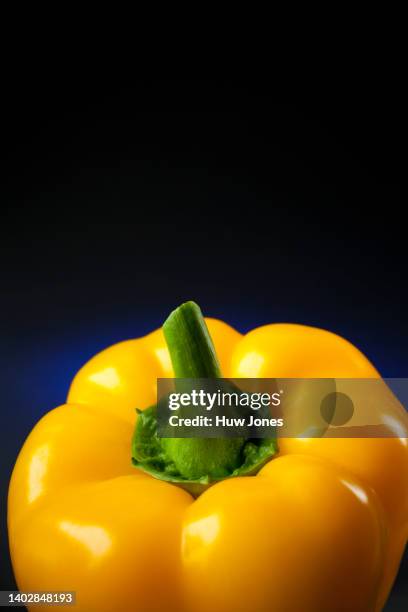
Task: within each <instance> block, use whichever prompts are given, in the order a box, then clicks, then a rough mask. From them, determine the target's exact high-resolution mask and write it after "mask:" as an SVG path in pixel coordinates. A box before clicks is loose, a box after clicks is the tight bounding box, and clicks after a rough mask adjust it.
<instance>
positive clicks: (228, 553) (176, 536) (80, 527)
mask: <svg viewBox="0 0 408 612" xmlns="http://www.w3.org/2000/svg"><path fill="white" fill-rule="evenodd" d="M188 306H189V305H188V304H187V308H188ZM176 312H177V311H176ZM206 324H207V326H208V330H209V333H210V335H211V338H212V340H213V343H214V346H215V351H216V354H217V356H218V360H219V366H220V368H221V371H222V372H223V375H224V376H225V377H229V378H245V377H251V378H294V377H301V378H317V377H347V378H370V377H373V378H375V377H378V376H379V374H378V372H377V371H376V369H375V368H374V367H373V366H372V365H371V363H370V362H369V361H368V359H367V358H366V357H365V356H364V355H363V354H362V353H361V352H360V351H359V350H358V349H357V348H355V347H354V346H353V345H352V344H350V343H349V342H347V341H346V340H344V339H342V338H340V337H339V336H337V335H335V334H332V333H330V332H328V331H324V330H321V329H315V328H312V327H306V326H301V325H291V324H272V325H266V326H263V327H260V328H257V329H255V330H253V331H251V332H250V333H248V334H246V335H245V336H242V335H241V334H239V333H238V332H237V331H235V330H234V329H233V328H231V327H230V326H228V325H227V324H225V323H223V322H221V321H218V320H215V319H206ZM213 356H214V355H213ZM214 358H215V359H216V357H214ZM174 363H177V358H176V357H175V355H174V354H170V353H169V351H168V348H167V346H166V340H165V337H164V334H163V331H162V330H161V329H159V330H157V331H154V332H153V333H151V334H149V335H147V336H146V337H144V338H140V339H136V340H129V341H125V342H120V343H119V344H116V345H114V346H112V347H110V348H108V349H106V350H104V351H102V352H101V353H99V354H98V355H96V356H95V357H93V358H92V359H91V360H90V361H89V362H88V363H87V364H86V365H84V367H83V368H82V369H81V370H80V371H79V372H78V374H77V375H76V376H75V378H74V380H73V382H72V385H71V388H70V391H69V394H68V399H67V403H66V404H64V405H63V406H60V407H58V408H56V409H54V410H52V411H51V412H49V413H48V414H46V415H45V416H44V417H43V418H42V419H41V420H40V421H39V423H38V424H37V425H36V426H35V428H34V429H33V431H32V432H31V434H30V435H29V436H28V438H27V440H26V442H25V444H24V446H23V448H22V450H21V452H20V454H19V457H18V459H17V462H16V465H15V468H14V471H13V475H12V479H11V483H10V490H9V500H8V527H9V540H10V550H11V558H12V563H13V567H14V571H15V576H16V580H17V583H18V586H19V588H20V590H22V591H76V606H75V609H76V610H81V611H84V612H93V611H95V612H96V611H99V612H102V611H117V610H130V611H138V612H150V611H152V612H153V611H157V612H208V611H209V610H214V611H216V612H241V611H242V612H248V611H252V612H275V611H276V612H320V611H321V612H328V611H329V610H330V611H331V612H334V611H340V610H352V611H355V612H359V611H362V612H363V611H364V612H368V611H377V610H381V609H382V607H383V606H384V603H385V601H386V599H387V596H388V593H389V591H390V588H391V586H392V584H393V581H394V578H395V576H396V573H397V571H398V566H399V563H400V559H401V556H402V554H403V550H404V547H405V544H406V540H407V533H408V520H407V519H408V448H407V424H406V422H403V419H402V420H401V423H399V427H400V432H402V434H401V436H400V437H395V436H394V437H390V438H381V439H380V438H376V439H359V438H349V439H346V438H338V439H334V438H333V439H319V438H308V439H300V438H299V439H281V440H279V453H278V455H275V456H273V458H271V460H270V461H269V462H268V463H266V465H265V466H264V467H262V469H261V470H260V471H259V472H258V474H257V475H256V476H248V477H238V478H226V479H225V480H223V481H221V482H219V483H217V484H215V485H214V486H212V487H211V488H209V489H208V490H206V491H205V492H204V493H203V494H202V495H200V496H199V497H198V498H197V499H194V498H193V497H192V495H190V494H189V493H188V492H187V491H186V490H184V489H183V488H181V487H179V486H174V485H173V484H170V483H168V482H164V481H163V480H160V479H157V478H154V477H152V476H150V475H149V474H146V473H145V472H143V471H142V470H140V469H138V468H137V467H134V466H132V464H131V454H130V453H131V450H130V448H131V439H132V434H133V430H134V427H135V421H136V413H135V408H136V407H137V408H139V409H145V408H148V407H149V406H151V405H152V404H154V402H155V401H156V379H157V378H159V377H172V376H173V375H174V371H173V365H172V364H174ZM174 370H175V373H176V375H179V372H177V368H176V367H175V368H174ZM404 432H405V433H404ZM33 609H34V608H33ZM35 609H36V610H42V609H43V608H42V607H41V606H36V607H35ZM44 609H45V608H44Z"/></svg>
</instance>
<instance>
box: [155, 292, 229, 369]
mask: <svg viewBox="0 0 408 612" xmlns="http://www.w3.org/2000/svg"><path fill="white" fill-rule="evenodd" d="M163 332H164V337H165V339H166V343H167V347H168V349H169V353H170V358H171V362H172V365H173V370H174V376H175V377H176V378H222V374H221V368H220V364H219V361H218V358H217V355H216V352H215V348H214V344H213V342H212V340H211V336H210V334H209V332H208V328H207V325H206V323H205V321H204V318H203V315H202V313H201V310H200V308H199V306H197V304H195V303H194V302H186V303H185V304H182V305H181V306H179V307H178V308H176V310H173V312H172V313H171V314H170V315H169V317H168V318H167V320H166V321H165V322H164V324H163Z"/></svg>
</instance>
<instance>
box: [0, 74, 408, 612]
mask: <svg viewBox="0 0 408 612" xmlns="http://www.w3.org/2000/svg"><path fill="white" fill-rule="evenodd" d="M3 101H5V102H6V110H5V111H3V114H2V117H1V125H2V144H3V149H4V153H5V156H6V162H5V165H4V166H3V167H4V169H5V178H4V180H3V187H4V195H3V198H2V223H1V243H0V248H1V259H0V262H1V263H0V265H1V326H2V342H1V346H0V351H1V354H2V363H1V369H0V381H1V391H2V397H3V410H2V418H1V432H2V441H1V459H2V460H1V470H0V471H1V473H0V477H1V491H0V500H1V508H2V512H1V520H2V525H1V534H2V542H1V546H2V547H1V588H2V589H10V588H14V583H13V577H12V571H11V568H10V565H9V558H8V550H7V542H6V539H5V537H4V534H5V518H6V512H5V509H6V506H5V504H6V494H7V486H8V480H9V477H10V472H11V469H12V466H13V463H14V460H15V457H16V455H17V453H18V450H19V448H20V447H21V444H22V442H23V440H24V438H25V437H26V435H27V434H28V433H29V431H30V429H31V428H32V427H33V425H34V424H35V422H36V421H37V420H38V419H39V417H40V416H41V415H43V414H44V413H45V412H46V411H48V410H49V409H51V408H53V407H54V406H56V405H58V404H60V403H63V402H64V398H65V396H66V392H67V389H68V386H69V383H70V380H71V379H72V377H73V375H74V374H75V372H76V371H77V370H78V368H79V367H80V366H81V365H82V364H83V363H84V362H85V361H86V360H87V359H88V358H90V357H91V356H92V355H93V354H94V353H95V352H97V351H99V350H100V349H102V348H104V347H106V346H107V345H109V344H112V343H114V342H117V341H119V340H122V339H126V338H130V337H135V336H139V335H142V334H145V333H147V332H148V331H150V330H151V329H153V328H156V327H158V326H160V325H161V323H162V321H163V320H164V318H165V317H166V315H167V314H168V312H169V311H170V310H171V309H172V308H173V307H175V306H177V305H178V304H179V303H181V302H182V301H184V300H187V299H194V300H196V301H197V302H198V303H199V304H200V305H201V307H202V309H203V310H204V312H205V314H207V315H210V316H215V317H219V318H222V319H225V320H226V321H228V322H229V323H231V324H232V325H234V326H235V327H237V328H238V329H239V330H240V331H247V330H249V329H251V328H252V327H255V326H258V325H262V324H264V323H268V322H274V321H291V322H298V323H306V324H310V325H318V326H321V327H325V328H328V329H330V330H332V331H334V332H337V333H339V334H341V335H344V336H345V337H347V338H348V339H349V340H351V341H352V342H354V343H355V344H357V345H358V346H359V347H360V348H361V349H362V350H363V351H364V352H365V353H366V354H367V355H368V357H369V358H371V360H372V361H373V362H374V363H375V365H376V366H377V368H378V369H379V370H380V371H381V373H382V374H383V375H384V376H388V377H392V376H395V377H397V376H401V377H404V376H407V375H408V368H407V365H408V364H407V360H406V346H407V339H408V325H407V320H408V314H407V301H406V265H407V258H406V237H407V232H406V221H405V220H404V217H403V211H404V210H405V209H406V204H407V193H406V182H405V178H406V164H407V156H406V146H407V144H406V143H407V136H408V130H407V119H406V110H405V108H404V107H406V102H407V101H406V100H401V99H400V98H398V97H397V95H393V94H392V92H389V91H388V94H387V98H385V97H379V96H378V95H376V96H370V97H368V96H362V95H356V94H355V92H353V93H351V92H350V93H349V94H347V95H344V96H343V97H339V95H338V94H336V95H333V94H330V95H329V94H327V95H323V96H320V97H319V98H316V99H314V100H310V99H303V100H302V99H301V100H299V101H298V102H292V103H279V98H278V97H277V95H276V92H272V91H270V90H269V89H267V88H266V87H265V86H263V85H261V84H260V83H254V82H251V83H248V84H245V85H243V84H240V85H236V84H234V83H232V82H214V81H189V82H186V81H183V82H177V81H172V82H168V81H155V82H149V83H147V82H143V83H136V84H135V85H134V86H133V87H132V88H127V89H120V88H119V89H118V88H117V87H116V86H115V87H109V84H106V85H105V86H100V85H98V86H91V85H89V84H87V83H86V82H81V83H80V82H67V83H65V84H64V85H62V84H61V83H57V82H50V79H49V78H48V79H47V81H46V82H41V81H40V80H39V79H38V78H36V80H20V81H14V82H10V83H9V84H8V86H7V87H6V94H5V98H4V100H3ZM407 583H408V563H407V562H405V564H403V567H402V569H401V571H400V575H399V578H398V580H397V583H396V586H395V588H394V592H393V596H392V598H391V600H390V603H389V607H388V608H387V610H397V609H399V605H400V606H401V607H402V606H403V605H404V604H407V603H408V586H407Z"/></svg>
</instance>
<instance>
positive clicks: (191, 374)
mask: <svg viewBox="0 0 408 612" xmlns="http://www.w3.org/2000/svg"><path fill="white" fill-rule="evenodd" d="M163 332H164V336H165V339H166V343H167V346H168V349H169V353H170V357H171V361H172V365H173V370H174V373H175V377H176V378H184V379H185V378H189V379H192V378H206V379H212V378H221V377H222V374H221V368H220V365H219V362H218V358H217V355H216V352H215V349H214V345H213V342H212V340H211V337H210V335H209V332H208V329H207V326H206V324H205V321H204V318H203V316H202V314H201V310H200V308H199V307H198V306H197V304H195V303H194V302H186V303H185V304H182V305H181V306H179V308H177V309H176V310H175V311H173V312H172V313H171V314H170V316H169V317H168V319H167V320H166V321H165V323H164V325H163ZM176 385H177V381H176ZM276 452H277V443H276V438H263V439H245V438H198V437H197V438H160V437H159V436H158V435H157V406H152V407H151V408H148V409H147V410H144V411H139V410H138V418H137V422H136V427H135V431H134V435H133V440H132V462H133V465H135V466H136V467H138V468H139V469H141V470H143V471H145V472H147V473H149V474H151V475H152V476H154V477H155V478H158V479H160V480H165V481H168V482H171V483H173V484H176V485H179V486H182V487H184V488H185V489H187V490H188V491H189V492H190V493H191V494H193V495H195V496H197V495H199V494H200V493H201V492H203V491H204V490H205V489H206V488H208V487H209V486H211V485H212V484H214V483H216V482H219V481H220V480H224V479H225V478H231V477H236V476H250V475H254V474H256V473H257V472H258V471H259V469H260V468H261V467H262V466H263V465H264V464H265V463H267V462H268V461H269V460H270V459H271V458H272V456H273V455H274V454H275V453H276Z"/></svg>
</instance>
